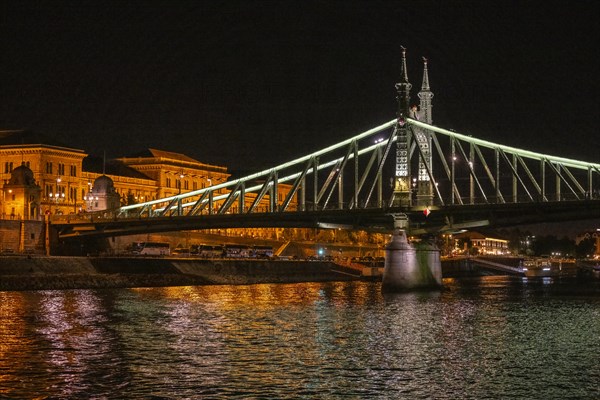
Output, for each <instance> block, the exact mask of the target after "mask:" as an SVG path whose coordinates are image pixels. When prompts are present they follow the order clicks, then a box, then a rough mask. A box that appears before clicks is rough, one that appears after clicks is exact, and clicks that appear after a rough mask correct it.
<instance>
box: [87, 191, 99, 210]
mask: <svg viewBox="0 0 600 400" xmlns="http://www.w3.org/2000/svg"><path fill="white" fill-rule="evenodd" d="M83 200H85V202H86V203H87V210H86V211H90V212H91V211H94V201H98V196H92V194H91V193H89V194H88V195H87V196H83Z"/></svg>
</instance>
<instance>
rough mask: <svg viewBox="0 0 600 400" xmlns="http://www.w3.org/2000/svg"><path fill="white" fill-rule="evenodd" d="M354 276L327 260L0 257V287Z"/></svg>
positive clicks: (183, 283)
mask: <svg viewBox="0 0 600 400" xmlns="http://www.w3.org/2000/svg"><path fill="white" fill-rule="evenodd" d="M353 279H358V278H357V277H356V276H352V275H350V274H348V273H347V271H343V269H342V268H340V267H339V266H337V265H335V264H333V263H330V262H311V261H287V260H277V261H270V260H234V259H223V260H222V259H215V260H207V259H192V258H173V257H168V258H146V257H43V256H2V257H0V291H20V290H54V289H91V288H118V287H158V286H188V285H214V284H223V285H247V284H256V283H294V282H325V281H346V280H353Z"/></svg>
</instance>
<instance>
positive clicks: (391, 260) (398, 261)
mask: <svg viewBox="0 0 600 400" xmlns="http://www.w3.org/2000/svg"><path fill="white" fill-rule="evenodd" d="M407 226H408V219H407V218H406V215H402V216H397V215H395V216H394V233H393V235H392V239H391V241H390V242H389V243H388V244H387V246H386V247H385V267H384V271H383V282H382V290H383V291H384V292H407V291H417V290H436V289H439V288H440V287H441V286H442V264H441V261H440V251H439V249H438V248H437V247H436V246H435V245H433V244H430V243H419V244H418V245H417V246H416V247H415V246H412V245H411V244H410V243H408V239H407V237H406V228H407Z"/></svg>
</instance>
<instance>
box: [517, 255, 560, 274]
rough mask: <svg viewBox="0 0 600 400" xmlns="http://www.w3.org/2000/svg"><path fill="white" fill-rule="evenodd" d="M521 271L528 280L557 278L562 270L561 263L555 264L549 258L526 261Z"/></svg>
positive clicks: (522, 264)
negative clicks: (546, 277)
mask: <svg viewBox="0 0 600 400" xmlns="http://www.w3.org/2000/svg"><path fill="white" fill-rule="evenodd" d="M520 269H521V271H523V274H524V275H525V276H526V277H528V278H531V277H543V276H557V275H558V274H559V273H560V270H561V262H560V261H557V262H553V261H552V260H550V259H547V258H532V259H526V260H523V261H522V263H521V265H520Z"/></svg>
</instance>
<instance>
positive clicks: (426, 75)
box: [421, 57, 430, 92]
mask: <svg viewBox="0 0 600 400" xmlns="http://www.w3.org/2000/svg"><path fill="white" fill-rule="evenodd" d="M429 90H430V88H429V73H428V72H427V59H426V58H425V57H423V84H421V91H423V92H428V91H429Z"/></svg>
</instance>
